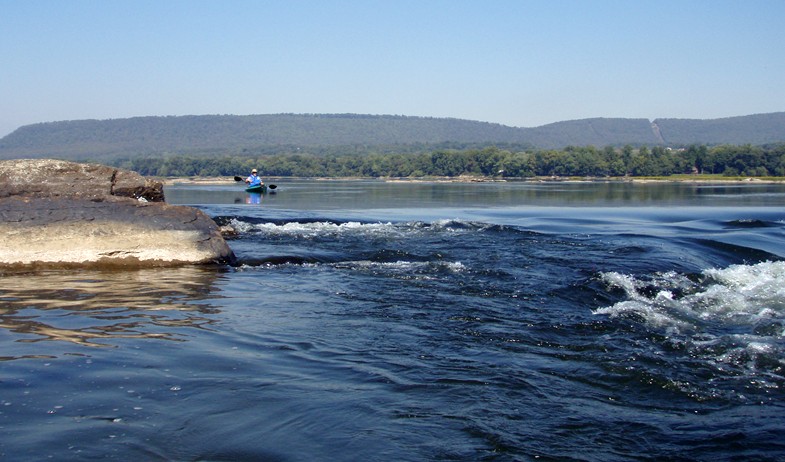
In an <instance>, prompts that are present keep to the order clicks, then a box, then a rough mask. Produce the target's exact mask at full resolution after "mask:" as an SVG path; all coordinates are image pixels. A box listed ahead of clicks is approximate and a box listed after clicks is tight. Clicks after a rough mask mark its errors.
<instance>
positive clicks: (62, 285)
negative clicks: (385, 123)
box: [0, 180, 785, 461]
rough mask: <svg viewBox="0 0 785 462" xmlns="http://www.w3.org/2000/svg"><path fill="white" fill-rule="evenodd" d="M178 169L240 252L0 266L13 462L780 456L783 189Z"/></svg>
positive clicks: (171, 196)
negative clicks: (119, 263)
mask: <svg viewBox="0 0 785 462" xmlns="http://www.w3.org/2000/svg"><path fill="white" fill-rule="evenodd" d="M278 186H279V189H278V191H279V192H278V193H277V194H270V195H265V196H256V197H254V196H251V195H248V194H246V193H244V192H242V190H239V191H238V189H237V187H236V186H235V185H213V186H209V185H208V186H205V185H202V186H189V185H182V186H173V187H170V188H168V189H167V200H168V201H169V202H171V203H181V204H189V205H195V206H198V207H200V208H202V209H203V210H205V211H206V212H207V213H208V214H210V215H211V216H213V217H214V218H215V219H216V220H217V221H218V222H220V223H222V224H229V225H231V226H233V227H234V228H235V229H236V230H237V231H238V235H237V236H236V237H235V238H233V239H232V240H231V241H230V245H231V246H232V248H233V249H234V250H235V253H236V254H237V256H238V258H239V261H240V263H239V265H238V266H237V267H208V268H195V267H188V268H180V269H167V270H143V271H130V272H129V271H124V272H92V271H78V272H73V271H71V272H44V273H34V274H4V275H3V276H2V279H0V282H1V283H2V286H0V287H1V288H0V326H1V327H2V329H0V345H2V351H1V352H0V432H2V435H3V437H2V439H0V457H4V458H8V459H9V460H18V459H25V460H40V459H45V458H53V459H56V460H85V459H95V458H99V457H100V458H110V459H111V458H114V459H120V460H128V459H136V460H500V461H502V460H503V461H506V460H535V459H536V460H603V461H604V460H663V459H670V460H730V459H735V460H781V459H782V458H783V457H785V442H783V440H782V436H781V435H782V429H783V428H785V417H783V416H784V415H785V414H784V413H783V411H784V410H785V409H783V407H785V390H784V389H783V386H785V371H784V370H783V366H785V341H783V335H784V334H785V289H783V287H785V208H783V206H785V187H784V186H782V185H759V184H741V185H730V186H728V185H722V186H708V185H686V184H675V185H666V184H652V185H637V184H636V185H633V184H617V183H616V184H615V183H599V184H597V183H570V184H530V183H492V184H485V183H483V184H445V183H423V184H402V183H401V184H398V183H382V182H369V181H353V182H348V181H347V182H337V181H336V182H314V181H304V180H303V181H288V180H287V181H280V182H279V185H278Z"/></svg>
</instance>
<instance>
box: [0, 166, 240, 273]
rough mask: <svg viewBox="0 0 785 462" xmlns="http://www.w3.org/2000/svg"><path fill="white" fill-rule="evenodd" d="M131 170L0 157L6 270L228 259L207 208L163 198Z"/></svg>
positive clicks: (1, 256) (0, 230) (0, 243)
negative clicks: (204, 209) (203, 208)
mask: <svg viewBox="0 0 785 462" xmlns="http://www.w3.org/2000/svg"><path fill="white" fill-rule="evenodd" d="M163 200H164V192H163V185H162V184H161V183H160V182H157V181H153V180H150V179H146V178H144V177H142V176H141V175H139V174H137V173H135V172H131V171H128V170H122V169H117V168H113V167H108V166H104V165H98V164H81V163H75V162H65V161H59V160H47V159H34V160H9V161H0V268H9V267H10V268H27V267H33V268H48V267H70V266H88V267H95V266H99V267H100V266H107V267H147V266H167V265H179V264H192V263H210V262H230V261H232V260H233V259H234V254H233V253H232V250H231V249H230V248H229V246H228V245H227V244H226V242H225V241H224V239H223V237H221V234H220V230H219V228H218V226H217V225H216V223H215V222H214V221H213V220H212V219H211V218H210V217H208V216H207V215H206V214H205V213H204V212H202V211H200V210H198V209H195V208H192V207H185V206H174V205H168V204H166V203H164V202H163Z"/></svg>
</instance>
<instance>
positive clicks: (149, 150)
mask: <svg viewBox="0 0 785 462" xmlns="http://www.w3.org/2000/svg"><path fill="white" fill-rule="evenodd" d="M779 141H785V112H779V113H772V114H758V115H750V116H741V117H731V118H725V119H713V120H692V119H657V120H655V121H654V122H653V123H651V122H649V121H648V120H647V119H620V118H595V119H582V120H573V121H565V122H557V123H553V124H548V125H543V126H541V127H535V128H518V127H509V126H505V125H500V124H493V123H487V122H477V121H470V120H461V119H450V118H429V117H406V116H376V115H357V114H274V115H248V116H234V115H202V116H179V117H174V116H170V117H135V118H128V119H110V120H76V121H63V122H50V123H40V124H33V125H26V126H24V127H21V128H19V129H17V130H16V131H14V132H13V133H11V134H9V135H8V136H6V137H4V138H2V139H0V159H13V158H27V157H54V158H62V159H75V160H84V159H92V160H110V159H116V158H121V157H135V156H139V155H161V154H167V153H169V154H196V155H199V154H205V155H207V154H213V155H214V154H238V153H239V154H242V153H249V154H259V153H281V152H292V151H296V150H297V149H305V150H310V151H319V150H320V149H321V150H325V149H326V148H331V149H333V150H340V149H341V148H342V147H345V148H347V149H349V148H351V149H349V150H351V151H352V152H359V153H363V152H371V151H373V150H378V149H381V148H382V147H384V148H385V149H387V150H394V149H395V148H396V147H399V148H403V147H409V148H408V149H409V150H411V149H428V148H435V147H439V146H444V145H449V146H456V145H457V146H464V145H472V146H479V145H490V144H501V145H512V146H516V147H517V148H520V149H523V148H543V149H560V148H563V147H565V146H568V145H573V146H587V145H594V146H598V147H601V146H608V145H612V146H622V145H626V144H631V145H635V146H638V145H648V146H655V145H668V146H681V145H688V144H694V143H700V144H709V145H715V144H723V143H727V144H747V143H751V144H763V143H770V142H779ZM412 146H414V148H412Z"/></svg>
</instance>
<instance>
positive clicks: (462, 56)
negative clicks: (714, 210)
mask: <svg viewBox="0 0 785 462" xmlns="http://www.w3.org/2000/svg"><path fill="white" fill-rule="evenodd" d="M779 111H785V0H733V1H726V0H680V1H675V0H658V1H653V0H650V1H643V0H473V1H469V0H318V1H317V0H248V1H240V0H220V1H207V0H184V1H179V0H152V1H145V0H107V1H104V0H89V1H86V0H0V136H4V135H6V134H8V133H10V132H11V131H13V130H14V129H16V128H18V127H20V126H22V125H25V124H30V123H37V122H48V121H56V120H71V119H108V118H122V117H133V116H144V115H186V114H271V113H282V112H291V113H362V114H400V115H413V116H433V117H455V118H462V119H471V120H481V121H487V122H496V123H501V124H505V125H511V126H519V127H534V126H539V125H543V124H547V123H551V122H558V121H561V120H570V119H581V118H588V117H641V118H649V119H654V118H658V117H677V118H718V117H729V116H736V115H748V114H755V113H765V112H779Z"/></svg>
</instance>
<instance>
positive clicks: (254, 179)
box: [245, 169, 264, 186]
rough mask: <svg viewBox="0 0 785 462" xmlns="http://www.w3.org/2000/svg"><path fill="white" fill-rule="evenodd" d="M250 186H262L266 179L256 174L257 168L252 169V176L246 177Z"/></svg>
mask: <svg viewBox="0 0 785 462" xmlns="http://www.w3.org/2000/svg"><path fill="white" fill-rule="evenodd" d="M245 182H246V183H248V186H262V185H263V184H264V181H262V179H261V178H259V177H258V176H257V175H256V169H253V170H251V176H249V177H248V178H246V179H245Z"/></svg>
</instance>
